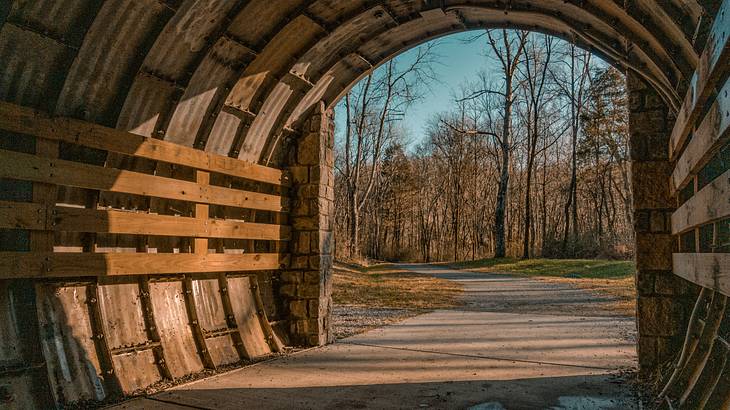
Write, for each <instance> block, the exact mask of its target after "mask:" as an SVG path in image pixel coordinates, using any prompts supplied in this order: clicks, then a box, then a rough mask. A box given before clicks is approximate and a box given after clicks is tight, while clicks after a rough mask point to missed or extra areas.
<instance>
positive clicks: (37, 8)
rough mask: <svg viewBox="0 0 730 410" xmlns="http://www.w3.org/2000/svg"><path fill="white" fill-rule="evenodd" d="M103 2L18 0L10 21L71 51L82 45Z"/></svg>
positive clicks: (98, 0) (89, 0) (11, 12)
mask: <svg viewBox="0 0 730 410" xmlns="http://www.w3.org/2000/svg"><path fill="white" fill-rule="evenodd" d="M102 2H103V1H102V0H68V1H56V0H17V1H15V2H13V4H12V6H11V10H10V13H9V14H8V21H9V22H11V23H13V24H18V25H20V26H24V27H27V28H28V29H30V30H35V31H37V32H38V33H43V34H44V35H45V36H48V37H51V38H54V39H56V40H58V41H59V42H61V43H64V44H68V45H69V46H71V47H78V46H79V45H81V42H82V41H83V38H84V34H85V33H86V29H87V28H88V27H89V25H90V24H91V22H92V21H93V19H94V17H95V15H96V12H97V11H98V9H99V7H100V5H101V3H102Z"/></svg>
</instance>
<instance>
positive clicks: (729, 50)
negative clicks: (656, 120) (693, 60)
mask: <svg viewBox="0 0 730 410" xmlns="http://www.w3.org/2000/svg"><path fill="white" fill-rule="evenodd" d="M728 27H730V0H724V1H723V3H722V5H721V6H720V11H719V13H718V14H717V18H716V19H715V21H714V22H713V24H712V30H711V31H710V35H709V37H708V39H707V44H706V45H705V50H704V51H703V52H702V55H701V56H700V61H699V63H698V65H697V69H696V70H695V74H694V76H692V80H691V81H690V86H689V89H688V90H687V95H686V96H685V98H684V102H683V103H682V108H681V109H680V110H679V113H678V114H677V121H676V122H675V124H674V129H673V130H672V136H671V140H670V144H669V154H670V156H671V158H675V157H676V156H677V155H678V154H679V153H681V150H682V147H683V146H684V144H685V142H686V141H687V136H688V135H689V134H690V133H691V132H692V129H693V127H694V125H695V122H697V120H698V117H699V115H700V114H701V112H702V108H703V107H704V106H705V104H706V103H707V99H708V98H710V97H711V96H712V94H713V90H714V89H715V87H716V85H717V83H718V82H719V81H721V80H723V77H724V76H725V74H727V70H728V68H729V64H728V59H730V42H728V37H730V32H729V30H728Z"/></svg>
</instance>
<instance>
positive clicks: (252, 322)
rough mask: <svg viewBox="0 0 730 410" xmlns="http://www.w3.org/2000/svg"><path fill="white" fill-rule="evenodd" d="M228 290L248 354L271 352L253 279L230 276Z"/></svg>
mask: <svg viewBox="0 0 730 410" xmlns="http://www.w3.org/2000/svg"><path fill="white" fill-rule="evenodd" d="M228 292H229V293H230V295H231V307H232V309H233V314H234V316H235V318H236V323H237V324H238V331H239V333H240V335H241V339H242V341H243V346H244V348H245V350H246V354H247V356H248V357H250V358H255V357H261V356H265V355H267V354H270V353H271V349H270V348H269V345H268V343H267V341H266V335H265V333H264V330H263V328H262V327H261V323H260V321H259V313H258V308H257V306H256V299H255V297H254V294H253V291H252V290H251V279H250V278H249V277H247V276H245V277H229V278H228ZM262 313H263V312H262Z"/></svg>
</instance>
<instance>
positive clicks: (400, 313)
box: [332, 305, 427, 339]
mask: <svg viewBox="0 0 730 410" xmlns="http://www.w3.org/2000/svg"><path fill="white" fill-rule="evenodd" d="M426 312H427V310H423V309H392V308H369V307H363V306H352V305H335V306H334V307H333V309H332V329H333V330H334V333H335V338H336V339H343V338H346V337H349V336H353V335H356V334H359V333H363V332H366V331H368V330H370V329H374V328H376V327H382V326H385V325H389V324H392V323H396V322H400V321H401V320H404V319H407V318H409V317H413V316H417V315H420V314H422V313H426Z"/></svg>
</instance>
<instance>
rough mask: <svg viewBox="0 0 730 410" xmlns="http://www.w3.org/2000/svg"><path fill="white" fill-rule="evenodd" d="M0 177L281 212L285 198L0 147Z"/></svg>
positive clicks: (285, 206)
mask: <svg viewBox="0 0 730 410" xmlns="http://www.w3.org/2000/svg"><path fill="white" fill-rule="evenodd" d="M0 178H10V179H19V180H24V181H33V182H42V183H48V184H56V185H64V186H70V187H76V188H86V189H94V190H100V191H109V192H120V193H125V194H134V195H143V196H153V197H159V198H167V199H177V200H181V201H190V202H196V203H209V204H216V205H226V206H235V207H239V208H251V209H259V210H264V211H276V212H284V211H285V210H286V209H287V205H286V199H285V198H283V197H281V196H278V195H269V194H262V193H258V192H247V191H241V190H237V189H230V188H223V187H217V186H204V185H200V184H197V183H195V182H188V181H182V180H178V179H172V178H163V177H158V176H154V175H148V174H143V173H140V172H133V171H124V170H119V169H114V168H104V167H99V166H95V165H88V164H82V163H79V162H73V161H65V160H58V159H45V158H40V157H37V156H35V155H30V154H23V153H18V152H13V151H7V150H0Z"/></svg>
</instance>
